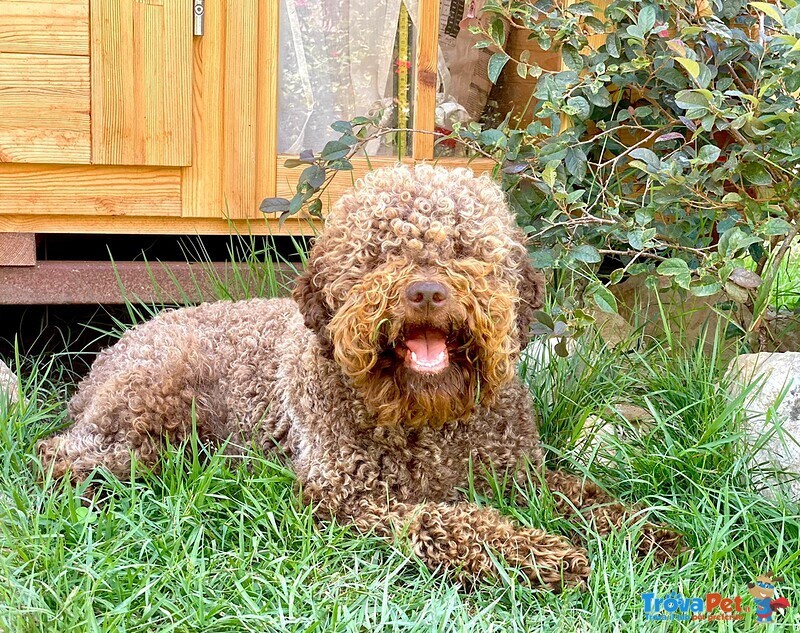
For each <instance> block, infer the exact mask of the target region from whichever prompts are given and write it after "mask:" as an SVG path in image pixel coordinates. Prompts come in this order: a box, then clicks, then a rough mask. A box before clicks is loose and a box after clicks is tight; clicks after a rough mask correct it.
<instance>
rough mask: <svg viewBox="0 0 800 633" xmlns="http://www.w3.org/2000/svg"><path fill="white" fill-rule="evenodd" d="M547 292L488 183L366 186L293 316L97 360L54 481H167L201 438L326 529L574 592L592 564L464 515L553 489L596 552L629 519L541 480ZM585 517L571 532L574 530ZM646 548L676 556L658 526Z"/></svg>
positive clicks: (446, 565)
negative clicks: (258, 452) (306, 506)
mask: <svg viewBox="0 0 800 633" xmlns="http://www.w3.org/2000/svg"><path fill="white" fill-rule="evenodd" d="M543 296H544V287H543V279H542V276H541V275H540V274H539V273H538V272H537V271H535V270H534V269H533V268H532V267H531V265H530V263H529V259H528V254H527V251H526V246H525V239H524V235H523V233H522V231H521V230H520V229H519V228H518V227H517V225H516V223H515V220H514V217H513V216H512V214H511V212H510V211H509V208H508V206H507V204H506V202H505V199H504V195H503V192H502V191H501V189H500V188H499V187H498V186H497V185H496V184H495V183H493V182H492V181H491V180H490V179H489V178H487V177H482V178H475V177H473V175H472V172H470V171H469V170H466V169H456V170H452V171H451V170H446V169H443V168H438V167H431V166H428V165H423V166H417V167H415V168H408V167H394V168H390V169H380V170H377V171H374V172H371V173H370V174H368V175H367V176H366V177H365V178H364V179H363V180H362V181H360V182H359V184H358V185H357V186H356V188H355V190H354V191H353V192H351V193H348V194H347V195H345V196H343V197H342V199H341V200H339V202H338V203H337V204H336V205H335V206H334V208H333V209H332V211H331V213H330V215H329V217H328V220H327V224H326V228H325V231H324V232H323V234H322V235H321V237H319V238H318V239H317V240H316V243H315V244H314V247H313V249H312V251H311V254H310V259H309V262H308V266H307V269H306V271H305V273H304V274H303V275H302V276H301V277H300V278H299V280H298V283H297V287H296V289H295V290H294V301H292V300H289V299H271V300H258V299H256V300H251V301H241V302H235V303H231V302H220V303H210V304H205V305H201V306H198V307H194V308H187V309H182V310H175V311H169V312H164V313H162V314H160V315H159V316H158V317H156V318H155V319H153V320H152V321H150V322H149V323H146V324H144V325H140V326H138V327H135V328H133V329H132V330H131V331H129V332H127V333H126V334H125V335H124V336H123V337H122V338H121V339H120V341H119V342H118V343H117V344H116V345H114V346H113V347H111V348H110V349H108V350H106V351H105V352H103V353H102V354H100V356H99V357H98V358H97V360H96V361H95V363H94V366H93V367H92V370H91V372H90V374H89V376H88V377H87V378H86V379H85V380H84V381H83V383H82V384H81V385H80V388H79V390H78V392H77V394H76V395H75V397H74V398H73V399H72V401H71V402H70V405H69V413H70V416H71V418H72V419H73V420H74V425H73V426H72V427H71V428H70V429H68V430H67V431H66V432H64V433H63V434H61V435H58V436H55V437H52V438H50V439H47V440H45V441H42V442H41V443H40V444H39V451H40V454H41V458H42V462H43V464H44V465H45V467H50V468H52V470H53V474H54V475H55V476H64V475H69V476H70V477H71V478H73V479H74V480H80V479H82V478H85V477H86V476H87V475H88V474H89V473H90V472H91V471H92V470H93V469H95V468H98V467H102V468H105V469H107V470H109V471H111V472H112V473H114V474H115V475H116V476H118V477H126V476H130V472H131V460H132V458H135V459H136V460H138V462H139V463H141V464H144V465H146V466H147V467H151V468H152V467H156V466H157V460H158V458H159V454H160V453H161V451H162V449H163V447H164V445H165V441H166V439H167V438H168V439H169V440H170V441H171V442H179V441H181V440H183V439H184V438H186V437H187V435H188V434H189V433H191V432H192V417H193V411H194V412H195V413H196V426H197V430H198V433H199V435H200V439H201V440H203V441H207V442H220V441H223V440H226V439H228V438H231V439H232V443H233V444H237V445H244V444H245V443H247V442H249V441H251V440H255V441H257V442H258V444H259V445H260V446H262V447H264V448H265V449H271V448H273V447H274V446H275V443H276V442H277V443H278V444H279V445H280V446H281V447H282V448H283V449H284V450H285V452H286V454H287V455H288V456H289V457H290V458H291V460H292V462H293V465H294V469H295V470H296V472H297V477H298V480H299V482H300V483H301V485H302V491H303V496H304V499H305V501H307V502H308V503H313V504H314V505H315V508H316V512H317V514H318V515H319V516H320V517H324V518H330V517H335V518H336V519H338V520H340V521H342V522H348V523H352V524H355V525H356V526H357V527H358V528H359V529H361V530H374V531H375V532H376V533H378V534H380V535H383V536H385V537H403V538H408V539H410V543H411V545H412V548H413V550H414V552H415V553H416V554H417V555H418V556H420V557H421V558H422V559H423V560H424V562H425V563H426V565H427V566H428V567H429V568H430V569H449V570H452V571H454V572H455V573H456V574H458V575H459V576H460V577H461V578H462V579H470V578H473V577H475V576H479V575H481V574H488V575H491V574H494V573H495V571H496V567H495V563H494V562H493V556H494V554H499V555H500V556H502V557H503V558H504V559H505V561H506V562H507V563H509V564H510V565H513V566H516V567H518V568H519V569H521V570H522V571H523V572H524V574H525V575H526V576H527V577H528V578H529V579H530V581H531V582H532V583H533V584H538V585H543V586H546V587H549V588H551V589H554V590H559V589H561V588H562V587H563V586H566V585H573V584H581V583H583V582H584V581H585V579H586V578H587V576H588V574H589V571H590V566H589V562H588V560H587V556H586V551H585V550H584V549H583V548H582V547H580V546H578V545H577V544H573V543H571V542H570V541H569V540H567V539H566V538H564V537H563V536H557V535H553V534H548V533H546V532H544V531H542V530H538V529H532V528H527V527H522V526H519V525H517V524H515V523H514V522H512V521H511V520H509V519H508V518H506V517H505V516H502V515H501V514H500V513H499V512H497V511H496V510H494V509H492V508H480V507H477V506H475V505H472V504H470V503H466V502H464V501H459V497H460V496H461V495H460V494H459V492H458V488H459V487H461V488H463V487H466V486H467V485H468V480H469V477H470V473H472V476H473V480H474V485H475V486H477V487H478V488H479V489H484V490H488V489H489V486H488V482H487V478H488V477H487V475H488V473H490V472H492V473H494V474H495V475H497V474H498V473H499V474H500V476H501V478H502V475H503V474H504V473H505V474H513V476H512V477H506V479H507V480H508V481H512V480H513V479H514V478H516V480H517V481H523V480H524V481H527V478H528V477H530V473H531V467H532V469H533V473H534V476H533V477H532V478H533V479H534V480H535V481H536V482H538V483H539V484H541V483H543V482H546V483H547V485H548V487H549V488H550V490H551V491H553V493H554V498H555V499H556V505H557V507H558V508H559V510H563V511H564V512H565V513H568V514H570V513H572V514H576V513H582V515H583V516H582V519H584V520H590V521H593V522H594V524H595V526H596V529H597V530H598V531H599V532H600V533H607V532H609V531H610V530H611V529H612V528H614V527H617V526H620V525H621V524H622V523H623V521H624V520H625V519H626V517H629V516H630V512H629V510H628V509H626V508H624V507H623V506H622V505H620V504H618V503H616V502H614V501H613V500H612V499H611V498H609V497H608V496H607V495H606V494H605V493H604V492H603V491H602V490H600V489H599V488H598V487H597V486H595V485H594V484H592V483H591V482H583V481H582V480H581V478H579V477H576V476H574V475H570V474H567V473H564V472H560V471H559V472H548V473H546V474H545V473H543V472H542V470H543V460H542V450H541V447H540V445H539V435H538V432H537V428H536V420H535V418H534V416H533V414H532V412H531V399H530V396H529V393H528V390H527V388H526V387H525V385H523V383H522V382H521V381H520V380H519V379H518V378H517V376H516V371H515V362H516V361H517V358H518V356H519V353H520V351H521V349H523V348H524V347H525V346H526V345H527V343H528V340H529V329H530V326H531V323H532V321H533V320H534V311H535V310H536V309H537V308H539V307H540V306H541V305H542V299H543ZM576 515H577V514H576ZM644 533H645V538H644V539H643V541H644V542H643V543H642V544H641V545H640V547H642V548H647V547H649V546H651V545H652V544H654V543H658V544H659V545H660V546H662V547H663V548H665V549H667V550H669V549H671V548H672V546H673V545H674V540H673V537H674V535H673V534H672V533H670V532H668V531H665V530H659V529H657V528H655V527H653V526H647V527H645V529H644Z"/></svg>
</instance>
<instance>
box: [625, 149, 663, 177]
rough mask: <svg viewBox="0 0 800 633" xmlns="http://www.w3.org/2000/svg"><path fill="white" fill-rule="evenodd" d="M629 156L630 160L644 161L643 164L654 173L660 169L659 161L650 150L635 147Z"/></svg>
mask: <svg viewBox="0 0 800 633" xmlns="http://www.w3.org/2000/svg"><path fill="white" fill-rule="evenodd" d="M630 156H631V158H636V159H639V160H642V161H644V162H645V164H646V165H647V166H648V167H650V168H651V169H652V170H654V171H657V170H659V169H661V159H660V158H659V157H658V156H657V155H656V153H655V152H654V151H653V150H651V149H647V148H646V147H637V148H636V149H635V150H633V151H632V152H631V153H630Z"/></svg>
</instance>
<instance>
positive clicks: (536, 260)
mask: <svg viewBox="0 0 800 633" xmlns="http://www.w3.org/2000/svg"><path fill="white" fill-rule="evenodd" d="M555 263H556V260H555V258H554V257H553V254H552V253H551V252H550V251H549V250H546V249H541V250H535V251H533V252H532V253H531V264H533V267H534V268H538V269H542V268H552V267H553V266H555Z"/></svg>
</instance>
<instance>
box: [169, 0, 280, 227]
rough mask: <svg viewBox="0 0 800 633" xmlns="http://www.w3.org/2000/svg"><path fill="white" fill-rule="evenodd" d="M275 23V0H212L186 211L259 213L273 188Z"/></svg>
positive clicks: (197, 78)
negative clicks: (236, 0) (233, 1)
mask: <svg viewBox="0 0 800 633" xmlns="http://www.w3.org/2000/svg"><path fill="white" fill-rule="evenodd" d="M277 27H278V3H277V2H275V1H274V0H245V1H243V2H236V3H232V2H225V1H224V0H206V34H205V35H204V36H203V37H202V38H197V39H196V41H195V48H194V85H193V100H194V106H193V117H194V128H195V133H194V145H193V150H192V152H193V164H192V166H191V167H190V168H187V169H185V170H184V187H183V206H184V208H183V215H184V216H185V217H217V218H222V217H228V218H233V219H244V218H259V217H260V216H261V213H260V211H259V210H258V205H259V203H260V202H261V200H262V199H263V198H265V197H268V196H270V195H273V192H274V190H275V178H276V172H275V155H276V152H277V119H276V117H277V108H276V104H277V81H278V68H277V55H278V50H277V45H278V40H277Z"/></svg>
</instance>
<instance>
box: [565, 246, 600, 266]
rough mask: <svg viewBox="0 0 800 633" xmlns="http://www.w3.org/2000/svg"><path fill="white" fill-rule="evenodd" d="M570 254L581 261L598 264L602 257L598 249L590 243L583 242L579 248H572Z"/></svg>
mask: <svg viewBox="0 0 800 633" xmlns="http://www.w3.org/2000/svg"><path fill="white" fill-rule="evenodd" d="M570 254H571V255H572V257H573V258H575V259H576V260H578V261H579V262H584V263H586V264H596V263H597V262H599V261H600V260H601V259H602V257H601V256H600V253H599V252H598V250H597V249H596V248H595V247H594V246H590V245H589V244H581V245H580V246H578V247H577V248H574V249H572V250H571V251H570Z"/></svg>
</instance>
